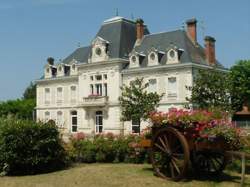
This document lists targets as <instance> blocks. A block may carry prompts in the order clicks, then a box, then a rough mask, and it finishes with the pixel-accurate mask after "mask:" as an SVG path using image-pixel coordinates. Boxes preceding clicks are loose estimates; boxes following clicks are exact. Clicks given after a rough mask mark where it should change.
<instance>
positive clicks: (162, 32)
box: [144, 29, 183, 37]
mask: <svg viewBox="0 0 250 187" xmlns="http://www.w3.org/2000/svg"><path fill="white" fill-rule="evenodd" d="M179 31H181V32H183V30H181V29H177V30H173V31H161V32H156V33H151V34H146V35H144V37H148V36H152V35H157V34H164V33H171V32H179Z"/></svg>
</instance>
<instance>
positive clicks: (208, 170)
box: [192, 150, 226, 176]
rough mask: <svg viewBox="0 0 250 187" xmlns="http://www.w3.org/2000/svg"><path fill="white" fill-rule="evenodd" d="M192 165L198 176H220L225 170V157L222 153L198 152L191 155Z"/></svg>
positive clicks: (211, 151) (212, 151)
mask: <svg viewBox="0 0 250 187" xmlns="http://www.w3.org/2000/svg"><path fill="white" fill-rule="evenodd" d="M192 165H193V168H194V169H195V171H196V173H197V174H199V175H203V176H206V175H210V176H215V175H219V174H221V173H222V171H223V170H224V169H225V167H226V157H225V154H224V152H223V151H215V150H204V151H198V152H195V153H194V155H193V158H192Z"/></svg>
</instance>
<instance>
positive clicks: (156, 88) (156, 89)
mask: <svg viewBox="0 0 250 187" xmlns="http://www.w3.org/2000/svg"><path fill="white" fill-rule="evenodd" d="M151 80H155V90H150V89H151V88H150V85H152V84H150V82H151ZM148 92H149V93H158V80H157V78H149V79H148Z"/></svg>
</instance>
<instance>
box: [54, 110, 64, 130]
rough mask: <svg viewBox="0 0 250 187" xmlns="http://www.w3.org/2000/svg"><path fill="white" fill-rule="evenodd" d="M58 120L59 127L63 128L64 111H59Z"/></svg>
mask: <svg viewBox="0 0 250 187" xmlns="http://www.w3.org/2000/svg"><path fill="white" fill-rule="evenodd" d="M56 122H57V126H58V127H61V128H62V127H63V113H62V111H58V112H57V119H56Z"/></svg>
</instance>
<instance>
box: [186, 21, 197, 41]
mask: <svg viewBox="0 0 250 187" xmlns="http://www.w3.org/2000/svg"><path fill="white" fill-rule="evenodd" d="M196 23H197V20H196V19H195V18H192V19H189V20H187V21H186V25H187V34H188V36H189V38H190V39H191V40H192V41H193V43H194V44H196V43H197V32H196Z"/></svg>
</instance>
